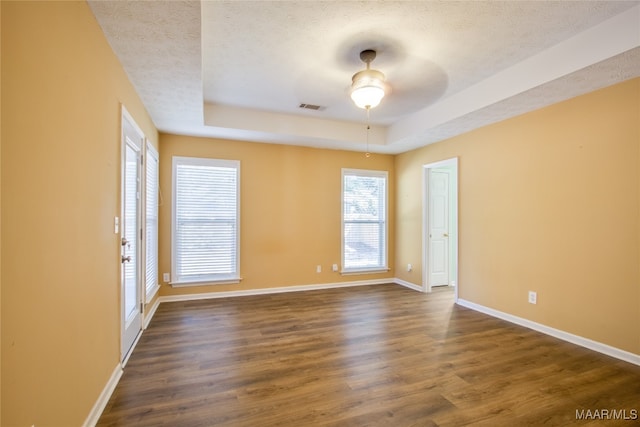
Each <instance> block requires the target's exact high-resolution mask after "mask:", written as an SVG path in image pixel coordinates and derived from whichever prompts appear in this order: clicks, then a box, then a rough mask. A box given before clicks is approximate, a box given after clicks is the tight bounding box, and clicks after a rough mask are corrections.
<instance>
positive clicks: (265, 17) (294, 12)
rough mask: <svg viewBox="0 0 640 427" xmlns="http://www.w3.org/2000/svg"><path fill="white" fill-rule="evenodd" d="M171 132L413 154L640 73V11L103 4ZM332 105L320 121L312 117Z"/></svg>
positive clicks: (619, 7)
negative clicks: (365, 91)
mask: <svg viewBox="0 0 640 427" xmlns="http://www.w3.org/2000/svg"><path fill="white" fill-rule="evenodd" d="M89 4H90V6H91V8H92V10H93V12H94V14H95V16H96V18H97V20H98V22H99V23H100V25H101V27H102V28H103V31H104V32H105V35H106V36H107V39H108V40H109V42H110V44H111V46H112V48H113V49H114V51H115V52H116V54H117V55H118V57H119V58H120V60H121V62H122V63H123V66H124V67H125V70H126V71H127V73H128V74H129V76H130V78H131V81H132V83H133V84H134V86H135V87H136V89H137V91H138V92H139V94H140V96H141V98H142V100H143V102H144V103H145V105H146V107H147V109H148V110H149V113H150V114H151V116H152V118H153V120H154V122H155V124H156V126H157V127H158V129H159V130H161V131H165V132H173V133H182V134H193V135H203V136H214V137H224V138H232V139H249V140H256V141H263V142H281V143H288V144H300V145H312V146H322V147H329V148H345V149H353V150H364V149H365V148H366V147H365V144H364V141H365V137H364V132H363V123H364V121H365V113H364V111H363V110H361V109H358V108H356V107H355V106H354V105H353V103H352V102H351V100H350V99H349V96H348V89H349V85H350V82H351V76H352V75H353V74H354V73H355V72H357V71H359V70H360V69H362V68H363V64H362V62H360V60H359V57H358V55H359V52H360V51H361V50H363V49H368V48H373V49H376V50H377V51H378V56H377V58H376V59H375V61H374V62H373V63H372V68H376V69H379V70H380V71H382V72H383V73H385V75H386V76H387V82H388V83H389V85H390V86H391V88H392V92H391V93H390V94H388V96H387V97H385V99H384V100H383V102H382V103H381V105H380V106H379V107H377V108H375V109H374V110H372V113H371V121H372V122H373V123H374V124H375V126H373V128H372V134H371V135H370V143H371V148H370V149H371V151H376V152H389V153H394V152H402V151H406V150H408V149H411V148H415V147H418V146H421V145H426V144H428V143H433V142H437V141H439V140H442V139H444V138H447V137H450V136H454V135H456V134H459V133H462V132H465V131H468V130H471V129H473V128H475V127H478V126H483V125H486V124H489V123H492V122H495V121H499V120H503V119H505V118H508V117H511V116H513V115H516V114H522V113H524V112H526V111H530V110H532V109H536V108H540V107H542V106H545V105H549V104H550V103H553V102H558V101H561V100H563V99H567V98H570V97H573V96H576V95H580V94H582V93H585V92H588V91H591V90H595V89H598V88H600V87H604V86H607V85H610V84H614V83H616V82H619V81H623V80H626V79H629V78H632V77H636V76H638V75H640V3H639V2H637V1H631V2H629V1H624V2H614V1H586V2H582V1H573V2H567V1H559V2H553V1H546V2H539V1H532V2H528V1H517V2H516V1H507V2H499V1H470V2H464V1H462V2H450V1H403V2H387V1H375V2H356V1H344V2H335V1H331V2H323V1H314V2H309V1H275V2H272V1H253V2H249V1H204V2H199V1H184V2H178V1H166V2H165V1H152V2H143V1H90V2H89ZM300 103H308V104H317V105H321V106H322V107H323V108H322V109H321V110H320V111H309V110H302V109H300V108H298V106H299V104H300Z"/></svg>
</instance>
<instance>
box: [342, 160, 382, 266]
mask: <svg viewBox="0 0 640 427" xmlns="http://www.w3.org/2000/svg"><path fill="white" fill-rule="evenodd" d="M347 176H358V177H373V178H382V179H383V180H384V196H383V197H384V201H383V206H384V218H382V220H380V219H378V220H377V221H372V222H374V223H378V224H380V225H381V228H380V229H381V230H382V231H383V233H384V236H383V238H382V239H381V241H382V243H383V245H384V248H383V250H382V253H379V256H381V257H382V258H383V263H382V265H377V266H372V267H347V266H346V262H345V249H346V233H345V225H346V224H347V223H349V221H348V220H347V221H345V211H344V208H345V178H346V177H347ZM340 197H341V203H340V223H341V230H340V234H341V244H340V251H341V265H342V269H341V271H340V273H341V274H343V275H348V274H367V273H385V272H388V271H389V220H388V218H389V173H388V172H387V171H380V170H368V169H351V168H343V169H342V179H341V191H340Z"/></svg>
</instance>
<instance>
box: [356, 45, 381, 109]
mask: <svg viewBox="0 0 640 427" xmlns="http://www.w3.org/2000/svg"><path fill="white" fill-rule="evenodd" d="M375 57H376V51H375V50H371V49H367V50H363V51H362V52H360V59H361V60H362V62H364V63H365V64H367V68H366V69H365V70H362V71H358V72H357V73H355V74H354V75H353V77H352V78H351V99H352V100H353V102H354V103H355V104H356V105H357V106H358V107H360V108H364V109H367V110H368V109H370V108H374V107H376V106H377V105H378V104H380V101H382V98H384V95H385V91H386V86H385V82H384V74H382V73H381V72H380V71H378V70H372V69H371V68H370V66H371V61H373V60H374V59H375Z"/></svg>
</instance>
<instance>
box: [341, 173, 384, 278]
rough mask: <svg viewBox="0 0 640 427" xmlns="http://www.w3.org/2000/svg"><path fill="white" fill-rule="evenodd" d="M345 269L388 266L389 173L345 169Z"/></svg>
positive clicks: (343, 205) (343, 245)
mask: <svg viewBox="0 0 640 427" xmlns="http://www.w3.org/2000/svg"><path fill="white" fill-rule="evenodd" d="M342 266H343V271H344V272H350V271H352V272H358V271H372V270H384V269H387V173H386V172H381V171H366V170H355V169H343V171H342Z"/></svg>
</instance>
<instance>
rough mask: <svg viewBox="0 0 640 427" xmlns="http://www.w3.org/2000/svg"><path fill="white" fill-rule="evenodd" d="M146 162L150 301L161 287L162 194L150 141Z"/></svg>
mask: <svg viewBox="0 0 640 427" xmlns="http://www.w3.org/2000/svg"><path fill="white" fill-rule="evenodd" d="M145 163H146V174H145V289H146V301H147V302H148V301H149V300H150V299H151V298H152V297H153V295H154V294H155V292H156V291H157V290H158V288H159V284H158V206H159V195H160V186H159V181H158V174H159V167H158V166H159V157H158V152H157V151H156V150H155V149H154V148H153V146H152V145H151V144H149V143H147V151H146V157H145Z"/></svg>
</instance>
